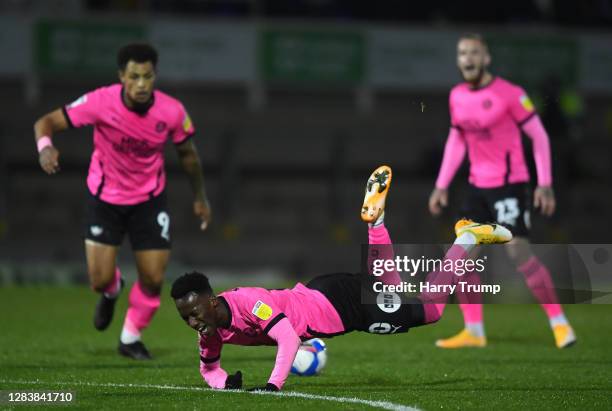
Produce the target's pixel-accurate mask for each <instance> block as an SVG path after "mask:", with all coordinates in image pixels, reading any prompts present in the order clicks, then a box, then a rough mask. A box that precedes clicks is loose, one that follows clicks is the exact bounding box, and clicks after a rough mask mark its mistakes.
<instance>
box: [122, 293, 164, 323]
mask: <svg viewBox="0 0 612 411" xmlns="http://www.w3.org/2000/svg"><path fill="white" fill-rule="evenodd" d="M159 303H160V297H159V295H156V296H150V295H147V294H146V293H145V292H144V291H143V290H142V287H141V286H140V282H138V281H137V282H136V283H135V284H134V285H133V286H132V289H131V290H130V299H129V308H128V310H127V314H126V316H125V322H124V324H123V327H124V328H125V329H127V330H128V331H129V332H130V333H132V334H135V335H139V334H140V331H142V330H143V329H145V328H146V327H147V326H148V325H149V323H150V322H151V319H152V318H153V315H154V314H155V312H156V311H157V309H158V308H159Z"/></svg>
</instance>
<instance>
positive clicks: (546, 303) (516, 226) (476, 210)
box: [429, 34, 576, 348]
mask: <svg viewBox="0 0 612 411" xmlns="http://www.w3.org/2000/svg"><path fill="white" fill-rule="evenodd" d="M490 62H491V57H490V55H489V51H488V47H487V44H486V42H485V41H484V40H483V38H482V37H481V36H480V35H477V34H474V35H466V36H463V37H461V38H460V39H459V42H458V44H457V65H458V67H459V70H460V72H461V74H462V76H463V79H464V80H465V82H463V83H461V84H458V85H457V86H455V87H454V88H453V89H452V91H451V93H450V99H449V106H450V116H451V129H450V133H449V136H448V140H447V142H446V147H445V149H444V158H443V160H442V165H441V167H440V173H439V175H438V179H437V180H436V185H435V188H434V190H433V192H432V193H431V196H430V198H429V210H430V212H431V213H432V214H433V215H434V216H437V215H439V214H440V213H441V211H442V208H443V207H446V206H447V204H448V187H449V185H450V183H451V181H452V179H453V177H454V175H455V173H456V172H457V169H458V168H459V166H460V165H461V163H462V162H463V159H464V157H465V154H466V152H467V154H468V159H469V163H470V176H469V183H470V186H469V193H468V195H467V199H466V202H465V205H464V207H463V210H462V215H464V216H466V217H467V218H471V219H474V220H477V221H495V222H497V223H500V224H505V225H507V226H509V227H510V228H511V230H512V232H513V234H514V236H515V238H514V240H513V241H512V242H511V243H509V244H508V245H507V247H508V248H507V250H508V255H509V256H510V258H511V259H512V260H513V262H514V263H515V264H516V267H517V269H518V271H520V272H521V273H523V275H524V277H525V280H526V282H527V285H528V286H529V288H530V289H531V291H532V293H533V294H534V296H535V297H536V299H537V300H538V302H539V303H540V304H541V306H542V308H543V309H544V311H545V312H546V314H547V315H548V318H549V322H550V326H551V328H552V330H553V334H554V337H555V344H556V345H557V347H559V348H564V347H568V346H570V345H572V344H573V343H574V342H575V341H576V337H575V334H574V331H573V329H572V327H571V326H570V325H569V323H568V321H567V318H566V317H565V315H564V313H563V309H562V307H561V305H560V304H559V303H558V300H557V295H556V292H555V290H554V285H553V282H552V279H551V276H550V272H549V271H548V269H547V268H546V266H544V265H543V264H542V262H541V261H540V260H539V259H538V258H537V257H536V256H535V255H534V254H533V253H532V252H531V249H530V246H529V240H528V238H527V236H528V233H529V226H530V221H529V212H530V209H531V200H530V195H529V194H530V193H529V191H528V190H529V172H528V170H527V165H526V163H525V158H524V154H523V146H522V142H521V131H523V132H525V134H527V136H529V137H530V138H531V140H532V142H533V154H534V159H535V165H536V170H537V175H538V176H537V177H538V178H537V187H536V189H535V191H534V193H533V198H534V201H533V205H534V206H535V208H539V209H540V211H541V213H542V214H543V215H545V216H547V217H549V216H551V215H552V214H553V213H554V211H555V205H556V204H555V196H554V192H553V188H552V172H551V158H550V146H549V140H548V135H547V134H546V130H545V129H544V127H543V125H542V122H541V121H540V118H539V116H538V115H537V113H536V111H535V109H534V107H533V104H532V103H531V101H530V100H529V97H528V96H527V94H526V93H525V90H523V89H522V88H521V87H519V86H516V85H514V84H512V83H510V82H509V81H507V80H504V79H502V78H500V77H496V76H493V75H492V74H491V73H490V72H489V71H488V66H489V64H490ZM467 279H469V280H470V281H473V282H478V281H479V278H478V277H477V276H476V274H472V275H470V276H469V277H468V278H466V280H467ZM459 301H460V303H461V304H460V308H461V310H462V312H463V316H464V320H465V329H464V330H463V331H462V332H460V333H459V334H458V335H456V336H454V337H451V338H449V339H445V340H439V341H438V342H437V343H436V344H437V345H438V346H439V347H443V348H459V347H469V346H472V347H474V346H475V347H483V346H485V345H486V336H485V332H484V326H483V320H482V305H481V304H480V300H479V299H477V298H476V299H474V296H466V295H459Z"/></svg>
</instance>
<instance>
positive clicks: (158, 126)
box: [155, 121, 168, 133]
mask: <svg viewBox="0 0 612 411" xmlns="http://www.w3.org/2000/svg"><path fill="white" fill-rule="evenodd" d="M167 128H168V124H167V123H166V122H165V121H158V122H157V124H156V125H155V131H157V132H158V133H163V132H164V131H165V130H166V129H167Z"/></svg>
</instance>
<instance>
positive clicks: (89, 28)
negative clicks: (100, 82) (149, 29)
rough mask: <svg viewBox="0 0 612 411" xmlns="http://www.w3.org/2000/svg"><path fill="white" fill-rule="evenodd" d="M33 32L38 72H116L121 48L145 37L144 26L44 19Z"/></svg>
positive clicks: (89, 73) (84, 74)
mask: <svg viewBox="0 0 612 411" xmlns="http://www.w3.org/2000/svg"><path fill="white" fill-rule="evenodd" d="M34 33H35V34H34V39H35V40H34V41H35V45H34V62H35V68H36V71H37V72H39V73H51V74H52V73H62V74H66V73H69V74H76V75H83V76H90V75H92V74H94V75H97V74H108V73H114V71H115V70H116V68H117V65H116V55H117V50H118V49H119V47H121V46H122V45H124V44H126V43H129V42H132V41H137V40H143V39H145V38H146V29H145V26H144V25H141V24H137V23H130V24H127V23H110V22H97V21H86V22H80V21H61V20H42V21H39V22H37V23H36V24H35V28H34Z"/></svg>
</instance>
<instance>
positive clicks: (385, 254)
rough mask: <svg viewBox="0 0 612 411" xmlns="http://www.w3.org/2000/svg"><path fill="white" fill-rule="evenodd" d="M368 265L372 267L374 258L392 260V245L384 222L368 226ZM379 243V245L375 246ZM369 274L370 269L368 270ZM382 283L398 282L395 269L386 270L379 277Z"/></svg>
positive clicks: (399, 278) (393, 256)
mask: <svg viewBox="0 0 612 411" xmlns="http://www.w3.org/2000/svg"><path fill="white" fill-rule="evenodd" d="M368 242H369V244H370V246H369V247H368V267H372V265H373V264H374V260H376V259H382V260H393V259H394V258H395V255H394V253H393V245H392V243H391V237H390V236H389V232H388V231H387V228H386V227H385V225H384V224H380V225H377V226H372V227H368ZM377 245H379V246H380V247H376V246H377ZM370 274H371V271H370ZM379 278H380V281H382V283H383V284H395V285H397V284H400V283H401V282H402V279H401V277H400V275H399V273H398V272H397V271H396V270H391V271H386V270H385V272H384V273H383V274H382V275H381V276H380V277H379Z"/></svg>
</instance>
